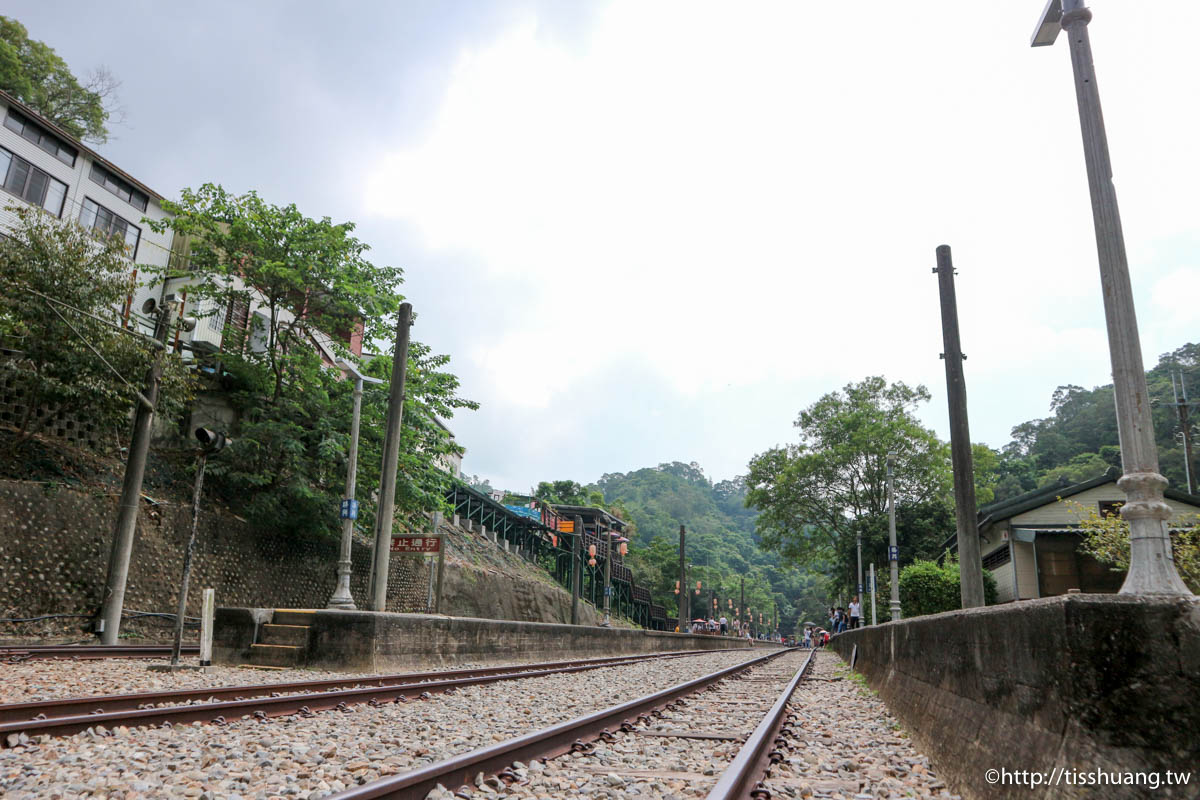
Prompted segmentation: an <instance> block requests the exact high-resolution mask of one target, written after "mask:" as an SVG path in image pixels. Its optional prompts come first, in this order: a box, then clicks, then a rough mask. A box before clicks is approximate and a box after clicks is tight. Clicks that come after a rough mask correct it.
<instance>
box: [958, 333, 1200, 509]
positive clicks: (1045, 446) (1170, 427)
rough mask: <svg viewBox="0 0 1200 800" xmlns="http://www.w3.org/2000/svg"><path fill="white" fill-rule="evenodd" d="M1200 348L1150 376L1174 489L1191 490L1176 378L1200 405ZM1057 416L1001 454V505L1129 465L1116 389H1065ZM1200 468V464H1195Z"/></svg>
mask: <svg viewBox="0 0 1200 800" xmlns="http://www.w3.org/2000/svg"><path fill="white" fill-rule="evenodd" d="M1198 367H1200V345H1196V344H1185V345H1184V346H1182V347H1180V348H1179V349H1177V350H1175V351H1173V352H1170V353H1166V354H1164V355H1163V356H1161V357H1160V358H1159V361H1158V364H1157V365H1156V366H1155V367H1154V368H1153V369H1151V370H1149V371H1148V372H1147V373H1146V383H1147V386H1148V388H1149V391H1150V401H1151V404H1152V406H1153V415H1154V432H1155V438H1156V439H1157V440H1158V457H1159V462H1160V468H1161V470H1162V473H1163V475H1165V476H1166V477H1167V479H1168V480H1169V481H1170V482H1171V486H1173V487H1175V488H1177V489H1180V490H1182V491H1187V480H1186V478H1185V475H1184V464H1183V462H1184V459H1183V439H1182V436H1181V432H1180V426H1179V418H1178V416H1177V414H1176V409H1175V407H1174V405H1173V403H1174V397H1175V392H1174V391H1173V390H1172V386H1171V373H1172V372H1174V373H1175V374H1176V383H1177V384H1178V383H1179V377H1178V376H1179V374H1180V373H1181V372H1182V376H1183V379H1184V381H1185V382H1186V388H1187V390H1188V391H1187V394H1188V398H1189V399H1200V376H1198V375H1197V368H1198ZM1050 412H1051V414H1050V416H1048V417H1046V418H1044V419H1035V420H1030V421H1029V422H1024V423H1021V424H1020V425H1017V426H1016V427H1014V428H1013V430H1012V436H1013V439H1012V441H1011V442H1010V443H1009V444H1008V445H1006V446H1005V447H1004V448H1003V450H1001V451H1000V452H998V453H997V454H996V455H997V458H996V462H995V464H994V466H993V471H992V474H991V475H988V476H980V477H981V478H982V479H983V481H982V482H987V483H991V484H992V486H993V488H994V492H995V497H996V499H997V500H1003V499H1005V498H1008V497H1012V496H1014V495H1017V494H1020V493H1021V492H1026V491H1029V490H1030V489H1035V488H1037V487H1039V486H1046V485H1049V484H1050V483H1053V482H1054V481H1056V480H1058V478H1060V477H1064V476H1065V477H1067V478H1069V479H1070V480H1073V481H1078V480H1086V479H1087V478H1092V477H1095V476H1096V475H1098V474H1100V473H1101V472H1103V471H1104V470H1106V469H1108V468H1109V467H1110V466H1116V467H1119V466H1120V465H1121V450H1120V446H1119V444H1120V443H1119V441H1118V437H1117V419H1116V411H1115V409H1114V407H1113V389H1112V385H1111V384H1109V385H1107V386H1100V387H1095V388H1092V389H1085V388H1083V387H1082V386H1074V385H1068V386H1060V387H1058V389H1056V390H1055V392H1054V395H1053V396H1052V397H1051V399H1050ZM1193 466H1194V465H1193Z"/></svg>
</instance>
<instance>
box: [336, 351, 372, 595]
mask: <svg viewBox="0 0 1200 800" xmlns="http://www.w3.org/2000/svg"><path fill="white" fill-rule="evenodd" d="M337 365H338V366H339V367H341V368H342V369H344V370H346V372H348V373H350V375H351V376H353V378H354V413H353V415H352V416H351V417H350V454H349V457H348V458H347V459H346V494H345V499H344V500H343V501H342V512H341V516H342V547H341V552H340V553H339V554H338V571H337V574H338V580H337V588H335V589H334V590H333V596H332V597H330V598H329V603H328V604H327V605H326V606H325V607H326V608H341V609H344V610H346V611H354V610H355V608H356V607H355V605H354V598H353V597H351V596H350V568H351V566H352V561H351V555H352V553H353V544H354V520H356V519H358V501H357V500H355V499H354V491H355V480H356V477H357V472H358V422H359V419H360V417H361V416H362V396H363V384H365V383H383V381H382V380H380V379H379V378H368V377H367V376H366V375H363V374H362V373H361V372H359V371H358V370H357V369H356V368H355V366H354V365H353V364H351V363H350V362H349V361H346V360H345V359H338V362H337Z"/></svg>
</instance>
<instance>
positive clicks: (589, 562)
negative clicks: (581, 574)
mask: <svg viewBox="0 0 1200 800" xmlns="http://www.w3.org/2000/svg"><path fill="white" fill-rule="evenodd" d="M588 566H589V567H594V566H596V559H594V558H589V559H588Z"/></svg>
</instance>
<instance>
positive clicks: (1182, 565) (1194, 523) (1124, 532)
mask: <svg viewBox="0 0 1200 800" xmlns="http://www.w3.org/2000/svg"><path fill="white" fill-rule="evenodd" d="M1059 502H1060V503H1063V504H1065V505H1066V506H1067V508H1069V509H1070V510H1071V512H1072V513H1073V514H1074V515H1075V516H1076V517H1077V518H1078V519H1079V530H1080V533H1081V534H1082V535H1083V542H1082V546H1081V547H1080V550H1082V551H1083V552H1084V553H1087V554H1088V555H1090V556H1092V557H1093V558H1095V559H1096V560H1097V561H1099V562H1100V563H1102V564H1108V565H1109V566H1111V567H1112V568H1113V569H1115V570H1121V571H1127V570H1128V569H1129V555H1130V547H1129V522H1128V521H1127V520H1125V519H1124V518H1123V517H1121V515H1120V514H1110V515H1108V516H1101V515H1100V513H1099V510H1098V509H1097V508H1096V507H1095V506H1094V505H1092V506H1088V507H1086V508H1085V507H1084V506H1083V505H1082V504H1081V503H1078V502H1076V501H1074V500H1059ZM1171 555H1172V557H1173V558H1174V560H1175V568H1176V569H1177V570H1178V571H1179V576H1180V577H1181V578H1182V579H1183V582H1184V583H1186V584H1187V586H1188V588H1189V589H1191V590H1192V591H1193V592H1200V514H1183V515H1179V516H1177V517H1175V518H1174V519H1172V520H1171Z"/></svg>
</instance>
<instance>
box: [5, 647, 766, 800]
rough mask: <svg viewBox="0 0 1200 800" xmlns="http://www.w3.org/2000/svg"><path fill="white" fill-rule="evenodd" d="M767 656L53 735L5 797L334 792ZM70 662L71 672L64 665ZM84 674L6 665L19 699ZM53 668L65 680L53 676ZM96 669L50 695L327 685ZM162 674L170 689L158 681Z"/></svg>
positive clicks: (15, 772) (10, 761)
mask: <svg viewBox="0 0 1200 800" xmlns="http://www.w3.org/2000/svg"><path fill="white" fill-rule="evenodd" d="M759 655H761V653H758V652H754V651H739V652H730V653H713V654H706V655H700V656H689V657H684V658H677V659H670V660H667V661H662V662H656V661H648V662H642V663H638V664H633V665H626V666H620V667H606V668H601V669H596V670H589V671H587V672H581V673H571V674H563V675H551V676H545V677H540V678H528V679H523V680H516V681H504V682H501V683H497V684H491V685H484V686H472V687H467V688H463V689H458V690H455V691H453V692H451V693H447V694H438V695H433V696H432V697H430V698H429V699H427V700H414V701H410V702H407V703H400V704H385V705H382V706H378V707H373V706H369V705H355V706H351V707H349V710H347V711H331V712H323V713H318V714H315V715H313V716H311V717H300V716H292V717H282V718H277V719H274V720H271V721H268V722H259V721H256V720H237V721H231V723H230V724H228V725H226V726H216V725H201V724H199V723H195V724H192V725H186V726H184V725H179V726H173V727H169V728H167V727H164V728H137V729H124V728H120V727H118V728H116V729H114V730H113V731H105V730H92V731H91V732H85V733H81V734H78V735H75V736H71V737H64V738H51V737H39V739H38V740H35V741H29V742H28V743H26V744H23V745H19V746H17V747H13V748H9V749H6V750H0V795H4V796H6V797H11V798H34V797H36V798H56V797H57V798H71V797H106V798H116V797H119V798H123V800H130V799H131V798H141V797H164V796H167V797H208V798H211V800H217V798H230V800H233V799H234V798H259V797H262V798H268V797H300V798H320V797H324V796H326V795H328V794H330V793H333V792H336V791H340V790H341V789H343V788H346V787H348V786H351V785H354V784H358V783H364V782H367V781H370V780H375V779H378V778H379V777H381V776H385V775H392V774H397V773H400V772H406V771H408V770H410V769H414V768H417V767H420V766H424V765H425V764H428V763H431V762H433V761H439V760H442V759H445V758H448V757H450V756H452V755H455V754H458V753H463V752H467V751H469V750H473V749H475V748H478V747H482V746H485V745H489V744H493V743H494V742H497V741H502V740H504V739H507V738H511V737H513V736H516V735H519V734H522V733H528V732H529V731H532V730H536V729H538V728H542V727H545V726H547V725H551V724H554V723H556V722H561V721H563V720H566V719H570V718H573V717H576V716H579V715H581V714H584V713H587V712H591V711H595V710H598V709H601V708H604V707H607V706H610V705H613V704H615V703H619V702H624V701H627V700H630V699H633V698H635V697H639V696H641V695H644V694H647V693H649V692H652V691H657V690H660V689H665V688H667V687H669V686H673V685H675V684H677V683H680V682H682V681H686V680H691V679H693V678H697V677H700V676H702V675H705V674H707V673H710V672H713V671H714V670H717V669H720V668H722V667H726V666H730V665H732V664H736V663H741V662H743V661H746V660H749V659H751V658H754V657H757V656H759ZM113 664H116V666H113ZM62 667H66V668H67V669H66V670H63V671H60V670H61V668H62ZM80 667H85V664H84V663H83V662H80V663H74V664H66V663H58V664H56V663H55V662H31V663H29V664H23V665H12V666H11V667H10V666H6V667H3V668H2V669H3V675H4V676H5V678H6V680H5V681H4V683H5V688H6V691H8V692H9V693H10V694H11V690H12V686H11V683H12V682H10V681H9V680H8V676H9V675H12V674H14V673H12V672H10V670H11V669H17V670H32V671H33V674H35V675H37V676H40V677H39V678H37V680H40V681H44V682H46V683H49V681H50V680H51V676H52V675H59V676H60V677H63V678H64V680H69V681H72V682H77V681H79V680H81V678H80V677H78V676H76V677H71V670H72V669H75V670H78V669H79V668H80ZM46 668H50V669H51V672H45V671H44V670H45V669H46ZM56 668H58V669H56ZM95 668H99V670H100V674H103V675H105V676H107V677H108V680H104V681H103V683H101V682H100V681H99V680H97V681H96V686H95V689H94V690H93V691H91V692H83V691H80V690H79V687H78V686H72V688H71V689H70V690H67V691H64V692H61V693H51V694H45V695H40V696H45V697H53V696H57V697H62V696H76V695H81V694H85V693H91V694H109V693H116V692H121V691H130V690H137V691H150V690H153V689H155V688H159V689H162V688H182V687H184V686H187V687H195V688H199V687H204V686H212V685H218V684H220V685H229V684H232V683H265V682H268V681H271V680H280V681H282V680H297V679H314V678H320V677H326V675H321V674H315V673H311V672H302V673H291V674H288V673H282V672H272V673H262V672H259V671H257V670H239V671H237V673H233V672H232V671H231V672H224V673H222V672H213V673H208V674H200V673H175V674H160V673H149V672H147V671H146V665H145V662H140V663H139V664H136V665H135V664H121V663H119V662H99V664H95V665H93V664H87V665H86V667H85V669H95ZM241 673H249V674H248V675H247V674H241ZM25 674H29V673H28V672H26V673H25ZM150 676H154V678H151V677H150ZM268 676H269V677H268ZM328 677H338V676H336V675H328ZM153 680H161V681H164V683H163V684H162V685H159V686H155V685H154V684H153V683H152V682H151V681H153ZM167 681H170V682H169V683H166V682H167ZM209 681H211V682H209ZM18 682H19V679H18ZM42 685H43V686H44V685H46V684H45V683H44V684H42ZM44 691H46V690H45V689H39V690H35V691H34V692H30V693H22V694H21V695H19V696H18V697H15V698H13V699H11V700H9V701H8V702H14V701H26V700H34V699H38V698H39V695H38V694H37V692H44Z"/></svg>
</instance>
